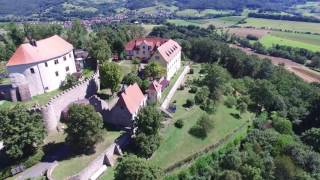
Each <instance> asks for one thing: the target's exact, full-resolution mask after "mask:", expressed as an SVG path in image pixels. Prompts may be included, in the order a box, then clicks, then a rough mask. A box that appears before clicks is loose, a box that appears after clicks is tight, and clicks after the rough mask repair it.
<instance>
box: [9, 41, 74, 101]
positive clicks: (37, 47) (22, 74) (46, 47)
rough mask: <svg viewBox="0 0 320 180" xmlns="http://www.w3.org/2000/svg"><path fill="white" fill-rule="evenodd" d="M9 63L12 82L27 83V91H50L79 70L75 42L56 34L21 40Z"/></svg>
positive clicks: (37, 93)
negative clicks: (74, 51) (73, 43)
mask: <svg viewBox="0 0 320 180" xmlns="http://www.w3.org/2000/svg"><path fill="white" fill-rule="evenodd" d="M6 67H7V70H8V72H9V75H10V78H11V82H12V84H13V86H14V85H15V84H18V85H17V86H19V84H24V85H26V86H24V87H27V88H25V91H28V92H27V94H28V93H29V94H30V95H31V96H35V95H39V94H43V93H45V92H50V91H53V90H56V89H58V88H59V87H60V85H61V83H62V82H63V81H64V80H65V78H66V76H67V74H72V73H74V72H76V65H75V59H74V54H73V46H72V45H71V44H70V43H68V42H67V41H65V40H64V39H62V38H61V37H59V36H57V35H55V36H52V37H49V38H46V39H42V40H39V41H32V42H30V43H26V44H22V45H20V46H19V48H18V49H17V50H16V52H15V53H14V54H13V56H12V57H11V58H10V60H9V62H8V63H7V65H6ZM21 81H23V82H21Z"/></svg>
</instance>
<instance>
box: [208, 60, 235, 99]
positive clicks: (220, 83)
mask: <svg viewBox="0 0 320 180" xmlns="http://www.w3.org/2000/svg"><path fill="white" fill-rule="evenodd" d="M229 79H230V75H229V73H228V72H227V71H226V70H225V69H224V68H222V67H221V66H218V65H216V64H213V65H211V66H210V67H209V68H208V73H207V75H206V76H205V78H204V80H203V81H204V84H205V85H207V86H208V88H209V90H210V97H211V99H213V100H218V99H219V98H220V97H221V95H222V92H223V90H224V88H225V84H226V83H227V82H228V80H229Z"/></svg>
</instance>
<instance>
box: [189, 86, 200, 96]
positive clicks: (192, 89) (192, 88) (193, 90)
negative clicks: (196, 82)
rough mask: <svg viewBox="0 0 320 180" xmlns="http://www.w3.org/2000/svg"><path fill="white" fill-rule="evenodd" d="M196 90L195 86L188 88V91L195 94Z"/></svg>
mask: <svg viewBox="0 0 320 180" xmlns="http://www.w3.org/2000/svg"><path fill="white" fill-rule="evenodd" d="M197 91H198V88H197V87H194V86H193V87H191V89H190V90H189V93H192V94H195V93H196V92H197Z"/></svg>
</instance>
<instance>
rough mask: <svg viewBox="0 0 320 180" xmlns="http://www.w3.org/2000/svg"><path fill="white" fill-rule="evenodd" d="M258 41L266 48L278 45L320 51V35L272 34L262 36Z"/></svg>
mask: <svg viewBox="0 0 320 180" xmlns="http://www.w3.org/2000/svg"><path fill="white" fill-rule="evenodd" d="M259 41H260V42H261V43H262V44H263V45H264V46H266V47H271V46H272V45H274V44H279V45H286V46H292V47H299V48H305V49H308V50H311V51H320V35H310V34H297V33H286V32H272V33H270V34H268V35H266V36H263V37H262V38H261V39H260V40H259Z"/></svg>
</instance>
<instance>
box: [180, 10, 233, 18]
mask: <svg viewBox="0 0 320 180" xmlns="http://www.w3.org/2000/svg"><path fill="white" fill-rule="evenodd" d="M231 13H233V11H230V10H225V11H223V10H214V9H205V10H202V11H199V10H196V9H184V10H181V11H177V12H176V15H177V16H181V17H204V16H207V15H218V14H223V15H225V14H231Z"/></svg>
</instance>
